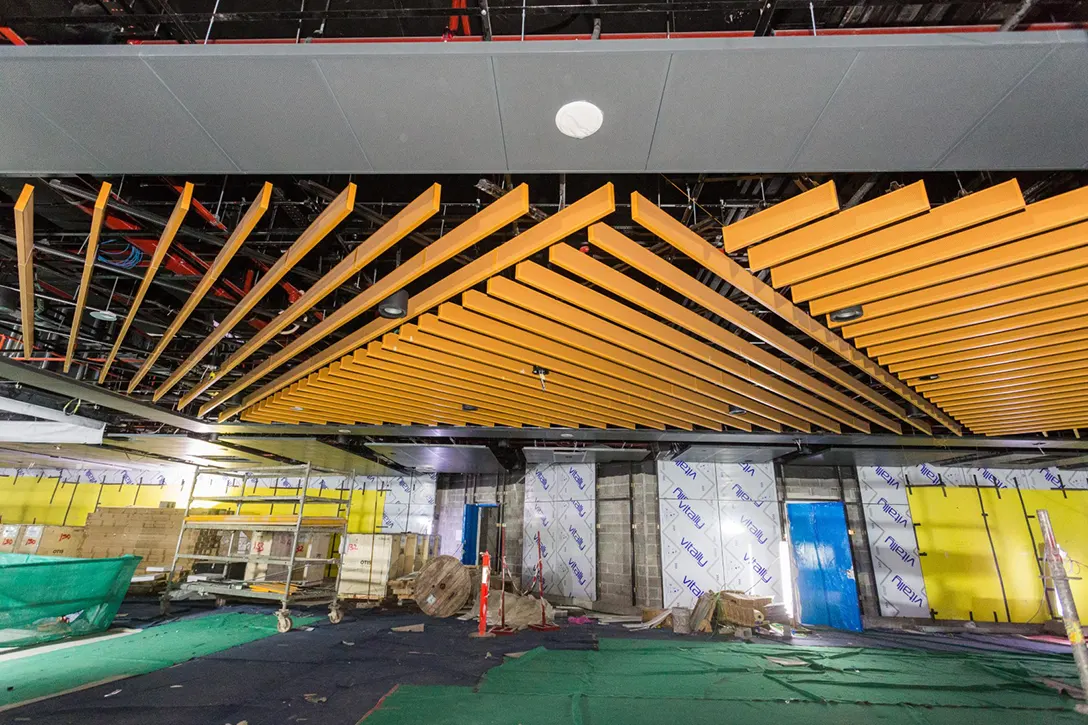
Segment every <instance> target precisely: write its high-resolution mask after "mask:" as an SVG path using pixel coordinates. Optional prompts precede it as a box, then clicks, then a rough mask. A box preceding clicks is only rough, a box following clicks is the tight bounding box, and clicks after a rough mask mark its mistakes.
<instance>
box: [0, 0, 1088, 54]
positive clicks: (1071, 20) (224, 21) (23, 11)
mask: <svg viewBox="0 0 1088 725" xmlns="http://www.w3.org/2000/svg"><path fill="white" fill-rule="evenodd" d="M0 16H2V17H3V18H4V25H5V26H6V27H4V28H2V29H0V36H2V37H3V39H4V40H5V41H6V42H9V43H12V44H20V43H27V44H88V45H100V44H117V43H182V44H184V43H205V42H208V43H217V42H249V43H253V42H262V41H264V42H289V43H307V42H308V43H321V42H342V41H344V40H365V39H395V38H412V39H431V40H435V41H465V40H470V41H472V40H479V41H487V40H492V39H494V40H508V39H521V38H522V37H529V38H533V37H549V38H584V39H586V40H589V39H593V38H600V39H603V40H608V39H613V38H630V37H632V36H641V37H646V36H661V37H664V36H666V35H669V36H674V35H683V34H695V33H699V34H707V33H722V34H725V33H730V34H736V35H757V36H768V35H786V34H792V33H812V32H813V31H814V30H815V32H816V33H820V32H824V33H852V32H872V31H882V32H883V31H885V30H886V29H893V30H894V29H902V28H911V29H913V28H939V29H944V30H945V32H950V31H956V32H976V31H987V30H989V31H993V30H1000V29H1007V30H1027V29H1039V28H1044V27H1045V28H1047V29H1055V28H1057V27H1060V26H1062V25H1063V24H1064V25H1065V26H1066V27H1070V26H1075V25H1076V24H1078V23H1084V22H1086V21H1088V7H1086V6H1085V4H1084V3H1070V2H1062V1H1059V0H1050V1H1047V0H1023V1H1021V2H998V3H977V2H965V3H907V2H902V0H876V1H875V2H867V3H858V2H849V1H848V0H816V1H815V2H812V3H809V2H807V0H771V2H763V1H762V0H641V1H636V2H630V1H622V0H598V1H594V2H589V0H585V1H583V2H579V1H576V0H566V1H557V0H468V1H467V2H465V1H463V0H462V1H461V2H457V0H403V1H401V2H393V1H389V2H381V1H380V0H379V1H378V2H372V3H354V2H345V1H344V0H326V2H321V1H320V0H318V1H317V2H312V3H303V4H302V5H301V6H300V4H299V3H297V2H293V1H291V0H247V1H246V2H240V1H238V0H222V1H221V2H215V3H213V2H210V0H209V1H205V0H108V1H106V0H103V1H101V2H88V1H80V2H73V1H72V0H40V1H38V2H34V3H23V2H16V1H15V0H5V2H3V3H0Z"/></svg>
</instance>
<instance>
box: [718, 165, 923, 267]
mask: <svg viewBox="0 0 1088 725" xmlns="http://www.w3.org/2000/svg"><path fill="white" fill-rule="evenodd" d="M927 211H929V197H928V196H926V187H925V184H924V183H923V182H921V181H917V182H915V183H913V184H911V185H910V186H905V187H903V188H902V189H896V190H895V191H892V192H890V193H887V194H885V195H884V196H881V197H878V198H876V199H873V200H872V201H867V202H865V203H864V204H859V205H857V206H855V207H852V208H850V209H847V210H845V211H841V212H839V213H838V214H834V215H832V216H829V217H827V218H826V219H822V220H820V221H817V222H814V223H812V224H809V225H808V226H805V227H802V228H801V229H798V230H797V231H793V232H789V233H788V234H783V235H782V236H780V237H778V238H776V239H772V240H770V241H767V242H763V243H762V244H758V245H756V246H755V247H752V248H751V249H749V250H748V266H749V268H750V269H751V270H752V271H753V272H755V271H758V270H761V269H766V268H768V267H773V266H776V265H779V264H782V263H783V262H788V261H790V260H791V259H796V258H797V257H800V256H803V255H806V254H810V253H812V252H817V251H819V250H821V249H825V248H827V247H830V246H832V245H833V244H838V243H839V242H844V241H846V240H848V239H853V238H854V237H858V236H861V235H862V234H867V233H869V232H872V231H874V230H876V229H880V228H881V227H886V226H888V225H889V224H894V223H896V222H898V221H902V220H903V219H909V218H910V217H912V216H917V215H918V214H924V213H925V212H927ZM726 228H727V229H728V227H726Z"/></svg>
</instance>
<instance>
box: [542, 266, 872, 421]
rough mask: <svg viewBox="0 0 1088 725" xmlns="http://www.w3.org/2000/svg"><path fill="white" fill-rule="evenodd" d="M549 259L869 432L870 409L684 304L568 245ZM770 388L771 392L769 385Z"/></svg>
mask: <svg viewBox="0 0 1088 725" xmlns="http://www.w3.org/2000/svg"><path fill="white" fill-rule="evenodd" d="M548 258H549V261H551V262H552V263H553V264H555V265H556V266H558V267H561V268H563V269H565V270H567V271H568V272H571V273H572V274H576V275H579V276H581V277H582V278H583V279H585V280H587V281H589V282H592V283H593V284H595V285H598V286H600V287H601V288H603V289H606V290H608V291H609V292H612V293H613V294H616V295H619V296H620V297H623V298H624V299H626V300H627V301H628V302H631V303H632V304H636V305H641V306H643V307H645V308H646V309H647V310H649V311H651V312H653V313H654V314H657V315H659V316H661V317H663V318H665V319H667V320H669V321H671V322H673V323H675V324H677V325H679V326H681V327H683V328H685V329H687V330H690V331H691V332H692V333H694V334H696V335H699V336H700V337H702V338H703V339H705V340H707V341H708V342H711V343H713V344H715V345H718V346H719V347H721V348H723V349H725V350H730V351H732V352H734V353H735V354H737V355H740V356H741V357H742V358H744V359H746V360H748V361H750V362H751V363H753V364H755V365H758V366H760V367H762V368H763V369H765V370H768V371H770V372H772V373H774V374H776V375H778V376H780V377H782V378H784V379H786V380H789V381H790V382H792V383H794V384H795V385H798V386H800V387H802V388H804V389H805V390H807V391H809V392H811V393H813V394H815V395H818V396H820V397H821V398H824V399H825V400H828V401H830V402H832V403H834V404H835V405H841V406H842V407H843V408H845V409H846V411H850V412H846V411H841V410H839V409H837V408H833V407H830V406H828V407H824V408H819V409H820V411H821V412H822V413H824V414H825V415H827V416H828V417H831V418H834V419H835V420H837V421H839V422H841V423H843V424H845V425H848V426H850V427H852V428H855V429H857V430H860V431H862V432H864V433H868V432H869V424H868V423H867V422H866V421H864V420H862V419H861V418H862V417H864V414H863V413H862V411H863V410H867V409H866V408H865V406H863V405H861V404H860V403H858V402H856V401H854V400H852V399H850V398H849V397H847V396H846V395H844V394H843V393H840V392H839V391H837V390H835V389H834V388H832V387H831V386H829V385H827V384H825V383H823V382H821V381H820V380H817V379H816V378H815V377H813V376H812V375H810V374H809V373H807V372H806V371H804V370H801V369H800V368H798V367H795V366H793V365H790V364H789V363H787V362H786V361H784V360H781V359H779V358H777V357H775V356H774V355H772V354H771V353H770V352H768V351H767V350H764V349H763V348H761V347H759V346H758V345H754V344H752V343H750V342H748V341H747V340H745V339H743V338H741V337H740V336H738V335H735V334H733V333H731V332H729V331H728V330H726V329H724V328H723V327H722V326H720V325H716V324H714V323H713V322H711V321H710V320H708V319H706V318H705V317H703V316H702V315H700V314H698V313H697V312H695V311H694V310H690V309H688V308H686V307H684V306H683V305H680V304H679V303H676V302H673V301H672V300H670V299H668V298H667V297H665V296H664V295H661V294H660V293H658V292H655V291H654V290H651V289H650V288H648V287H646V286H644V285H641V284H638V283H636V282H635V281H634V280H632V279H631V278H630V277H627V276H626V275H624V274H622V273H621V272H618V271H616V270H615V269H613V268H612V267H609V266H608V265H606V264H604V263H603V262H599V261H597V260H595V259H593V258H591V257H590V256H589V255H587V254H582V253H581V252H579V251H577V250H575V249H574V248H573V247H571V246H569V245H566V244H557V245H555V246H554V247H552V248H551V250H550V252H549V257H548ZM685 279H686V280H689V282H688V287H690V288H693V289H697V287H696V286H697V285H698V284H699V283H698V282H696V280H694V279H692V278H691V277H686V278H685ZM606 299H607V298H606ZM715 359H716V360H717V362H718V363H719V364H721V365H724V364H726V363H727V361H728V356H724V355H722V356H719V357H716V358H715ZM734 371H735V372H736V374H737V375H741V374H742V373H743V372H744V370H743V368H742V369H740V370H736V369H734ZM747 379H749V380H753V381H756V380H757V379H758V378H756V377H754V376H748V377H747ZM762 384H763V383H761V385H762ZM766 387H768V388H769V389H772V388H770V386H769V385H767V386H766Z"/></svg>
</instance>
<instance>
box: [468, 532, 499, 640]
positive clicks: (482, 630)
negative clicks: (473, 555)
mask: <svg viewBox="0 0 1088 725" xmlns="http://www.w3.org/2000/svg"><path fill="white" fill-rule="evenodd" d="M490 588H491V554H490V553H488V552H486V551H485V552H483V562H482V563H481V565H480V626H479V627H478V628H477V630H476V631H475V632H473V633H472V634H471V635H469V636H470V637H494V636H495V635H493V634H491V633H490V632H488V631H487V597H488V594H489V590H490Z"/></svg>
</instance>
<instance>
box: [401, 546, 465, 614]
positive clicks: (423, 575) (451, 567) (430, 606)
mask: <svg viewBox="0 0 1088 725" xmlns="http://www.w3.org/2000/svg"><path fill="white" fill-rule="evenodd" d="M471 596H472V575H471V574H469V570H468V568H467V567H466V566H465V565H464V564H462V563H461V562H460V561H459V560H457V559H455V558H454V557H452V556H438V557H435V558H434V559H431V560H430V561H429V562H427V566H425V567H423V571H421V572H419V576H418V577H417V578H416V584H415V590H414V592H413V598H414V599H415V601H416V604H417V605H419V608H420V609H421V610H423V613H424V614H427V615H429V616H431V617H450V616H453V615H454V614H456V613H457V612H458V611H460V610H461V608H462V607H464V606H465V605H466V604H467V603H468V601H469V599H470V597H471Z"/></svg>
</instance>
